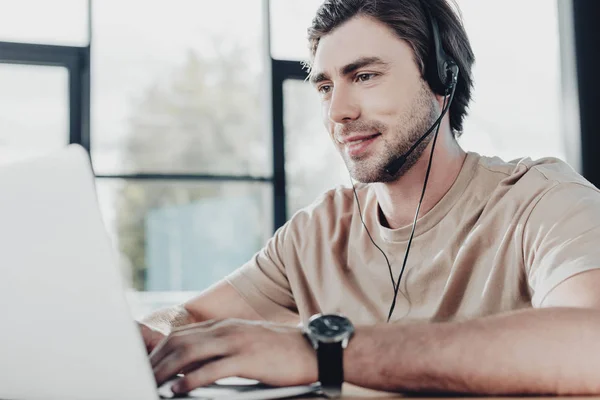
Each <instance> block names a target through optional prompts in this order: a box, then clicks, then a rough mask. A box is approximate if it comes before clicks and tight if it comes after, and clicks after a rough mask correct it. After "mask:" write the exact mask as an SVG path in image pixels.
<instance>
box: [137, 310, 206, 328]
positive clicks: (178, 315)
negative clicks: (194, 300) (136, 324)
mask: <svg viewBox="0 0 600 400" xmlns="http://www.w3.org/2000/svg"><path fill="white" fill-rule="evenodd" d="M140 322H142V323H144V324H146V325H148V326H149V327H150V328H152V329H156V330H157V331H160V332H161V333H163V334H165V335H168V334H169V333H170V332H171V330H172V329H173V328H176V327H179V326H184V325H188V324H192V323H195V322H197V321H196V320H195V319H194V318H193V317H192V315H191V314H190V313H189V312H188V311H187V310H186V309H185V307H183V306H175V307H169V308H163V309H161V310H158V311H155V312H153V313H152V314H150V315H148V316H146V317H144V318H143V319H142V320H141V321H140Z"/></svg>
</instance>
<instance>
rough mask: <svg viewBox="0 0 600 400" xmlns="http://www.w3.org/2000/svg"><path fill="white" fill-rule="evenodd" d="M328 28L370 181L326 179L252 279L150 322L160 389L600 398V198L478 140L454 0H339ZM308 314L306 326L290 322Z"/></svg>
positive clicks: (319, 53)
mask: <svg viewBox="0 0 600 400" xmlns="http://www.w3.org/2000/svg"><path fill="white" fill-rule="evenodd" d="M436 33H437V34H436ZM309 40H310V48H311V58H310V81H311V82H312V84H313V85H314V87H315V89H316V90H317V91H318V92H319V94H320V96H321V102H322V112H323V122H324V125H325V127H326V128H327V131H328V133H329V135H330V136H331V139H332V141H333V143H334V145H335V146H336V147H337V149H338V150H339V153H340V155H341V156H342V157H343V159H344V161H345V163H346V165H347V166H348V169H349V171H350V173H351V175H352V177H353V178H354V179H355V180H356V181H357V182H358V184H357V185H356V189H355V190H353V189H346V188H338V189H334V190H331V191H329V192H327V193H325V194H324V195H323V196H322V197H321V198H319V199H318V200H317V201H315V203H313V204H312V205H311V206H309V207H307V208H306V209H304V210H301V211H300V212H298V213H297V214H296V215H294V216H293V217H292V218H291V220H290V221H288V223H287V224H286V225H285V226H283V227H282V228H281V229H279V230H278V231H277V232H276V233H275V235H274V237H273V238H272V239H271V240H270V241H269V242H268V243H267V245H266V247H265V248H264V249H263V250H261V251H260V252H259V253H258V254H256V256H255V257H254V258H253V259H252V260H250V261H249V262H248V263H247V264H245V265H244V266H242V267H241V268H240V269H239V270H238V271H236V272H235V273H234V274H232V275H231V276H229V277H227V278H226V279H225V280H223V281H222V282H220V283H218V284H217V285H215V286H214V287H212V288H211V289H209V290H207V291H206V292H204V293H202V294H201V295H199V296H198V297H197V298H195V299H193V300H191V301H190V302H188V303H187V304H185V305H182V306H181V307H177V308H173V309H170V310H163V311H160V312H158V313H155V314H153V315H151V316H149V317H148V318H147V319H146V320H145V324H142V332H143V334H144V338H145V340H146V344H147V346H148V349H149V351H152V354H151V361H152V364H153V367H154V372H155V375H156V379H157V381H158V383H162V382H164V381H165V380H167V379H168V378H170V377H172V376H174V375H175V374H176V373H178V372H182V371H183V372H184V373H185V377H184V378H182V379H180V380H179V382H178V384H177V386H175V390H176V391H182V392H185V391H188V390H190V389H192V388H194V387H197V386H200V385H205V384H208V383H211V382H213V381H214V380H216V379H219V378H222V377H226V376H234V375H235V376H242V377H247V378H254V379H259V380H261V381H263V382H265V383H270V384H275V385H294V384H304V383H310V382H314V381H317V380H319V381H321V383H322V384H323V386H324V388H325V391H326V393H327V394H329V395H330V396H336V395H338V394H339V389H340V385H341V382H342V381H347V382H350V383H353V384H356V385H360V386H365V387H369V388H374V389H383V390H394V391H425V390H426V391H443V392H467V393H480V394H524V393H539V394H542V393H544V394H545V393H548V394H592V393H593V394H598V393H600V379H598V377H597V374H598V372H597V371H600V357H597V356H596V354H598V353H600V310H599V307H600V291H598V290H597V288H598V287H600V270H599V269H598V268H599V267H600V246H599V245H598V243H600V192H599V191H598V190H597V189H596V188H595V187H594V186H593V185H591V184H590V183H589V182H587V181H586V180H585V179H583V178H582V177H581V176H579V175H578V174H577V173H576V172H574V171H573V170H572V169H571V168H570V167H569V166H568V165H567V164H565V163H564V162H562V161H560V160H556V159H550V158H548V159H542V160H537V161H534V160H531V159H528V158H526V159H522V160H517V161H511V162H505V161H503V160H500V159H499V158H491V157H483V156H480V155H478V154H476V153H471V152H465V151H463V150H462V149H461V147H460V146H459V144H458V143H457V141H456V137H457V136H459V135H460V134H462V122H463V119H464V117H465V115H466V110H467V106H468V103H469V100H470V90H471V86H472V78H471V66H472V64H473V62H474V56H473V54H472V52H471V48H470V45H469V42H468V39H467V37H466V34H465V32H464V29H463V26H462V24H461V22H460V20H459V19H458V18H457V16H456V14H455V13H454V11H453V9H452V8H451V7H450V5H449V4H448V2H447V1H445V0H360V1H359V0H328V1H326V2H325V3H324V4H323V5H322V6H321V7H320V8H319V10H318V11H317V15H316V17H315V19H314V20H313V24H312V26H311V27H310V29H309ZM500 78H503V77H499V79H500ZM501 83H502V82H501V80H500V81H499V84H501ZM515 101H518V99H517V98H515ZM498 117H499V118H501V115H500V114H499V116H498ZM468 134H473V135H476V134H477V132H469V133H468ZM416 214H417V215H418V219H417V218H416V217H417V215H416ZM320 313H323V314H334V313H335V314H336V315H321V316H319V315H315V314H320ZM299 320H300V321H302V322H303V323H304V325H305V326H306V329H305V331H306V334H303V333H302V332H301V330H300V329H299V328H296V327H294V326H293V325H286V324H285V323H297V322H298V321H299ZM267 321H269V322H267ZM150 327H152V328H150ZM161 331H162V333H161ZM165 334H167V335H168V336H167V337H166V338H165V336H164V335H165ZM315 349H316V350H315Z"/></svg>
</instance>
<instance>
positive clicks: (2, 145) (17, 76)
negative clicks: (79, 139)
mask: <svg viewBox="0 0 600 400" xmlns="http://www.w3.org/2000/svg"><path fill="white" fill-rule="evenodd" d="M0 87H1V88H2V90H0V164H5V163H10V162H15V161H20V160H24V159H27V158H29V157H34V156H40V155H43V154H44V153H47V152H50V151H52V150H57V149H60V148H62V147H64V146H66V145H67V144H68V143H69V92H68V89H69V72H68V71H67V69H66V68H63V67H47V66H37V65H20V64H0Z"/></svg>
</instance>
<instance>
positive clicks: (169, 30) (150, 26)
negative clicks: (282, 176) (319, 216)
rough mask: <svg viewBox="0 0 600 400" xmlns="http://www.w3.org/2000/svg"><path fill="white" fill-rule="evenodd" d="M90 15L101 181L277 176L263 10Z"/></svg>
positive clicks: (161, 9)
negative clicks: (153, 175) (147, 176)
mask: <svg viewBox="0 0 600 400" xmlns="http://www.w3.org/2000/svg"><path fill="white" fill-rule="evenodd" d="M231 9H235V10H236V12H230V10H231ZM93 11H94V14H93V15H94V21H93V32H94V46H93V50H92V51H93V52H92V70H93V75H92V99H93V101H92V104H93V108H92V156H93V160H94V166H95V168H96V171H97V173H99V174H127V173H147V172H160V173H196V174H235V175H254V176H266V175H270V174H271V168H272V167H271V165H272V163H271V152H270V148H271V146H270V143H271V133H270V132H269V131H268V130H267V129H266V128H267V126H266V124H265V119H266V118H265V117H266V115H267V114H266V113H265V102H264V95H265V93H266V89H265V82H266V79H265V76H264V73H265V68H264V61H265V59H264V57H263V56H262V54H263V52H262V48H263V45H264V43H263V38H262V36H261V33H262V31H261V28H260V26H261V3H260V1H258V0H251V1H250V0H236V1H233V2H231V1H230V2H214V1H210V0H178V1H166V0H164V1H154V2H147V1H139V0H138V1H133V0H130V1H126V2H122V1H116V0H103V1H96V2H94V8H93ZM140 11H143V17H140ZM132 21H135V24H132ZM159 21H160V24H159V25H157V24H158V22H159Z"/></svg>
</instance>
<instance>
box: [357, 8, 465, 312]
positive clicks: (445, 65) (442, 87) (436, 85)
mask: <svg viewBox="0 0 600 400" xmlns="http://www.w3.org/2000/svg"><path fill="white" fill-rule="evenodd" d="M419 1H420V3H421V5H422V6H423V7H422V8H423V10H424V12H425V16H426V18H427V19H428V22H429V28H430V30H431V37H430V43H429V53H428V56H427V60H426V61H425V71H424V77H425V80H426V81H427V83H428V84H429V87H430V88H431V90H432V91H433V92H434V93H435V94H438V95H441V96H444V102H443V105H442V110H441V113H440V116H439V117H438V118H437V119H436V120H435V122H434V123H433V125H432V126H431V127H430V128H429V129H428V130H427V131H426V132H425V133H424V134H423V135H422V136H421V137H420V138H419V139H418V140H417V141H416V142H415V143H414V144H413V145H412V146H411V147H410V148H409V149H408V151H406V152H405V153H403V154H401V155H399V156H398V157H396V158H395V159H394V160H392V161H391V162H390V163H388V164H387V165H386V166H385V167H384V171H385V173H387V174H389V175H390V176H395V175H397V174H398V172H399V171H400V169H401V168H402V166H403V165H404V164H405V163H406V160H407V157H408V156H409V155H410V154H411V153H412V152H413V151H414V150H415V149H416V148H417V147H418V146H419V144H421V142H422V141H423V140H425V138H426V137H427V136H429V135H430V134H431V132H433V131H434V130H435V135H434V138H433V143H432V146H431V154H430V157H429V164H428V166H427V172H426V173H425V180H424V182H423V190H422V192H421V197H420V199H419V203H418V205H417V210H416V212H415V217H414V220H413V223H412V229H411V233H410V237H409V239H408V244H407V246H406V251H405V253H404V259H403V262H402V268H401V269H400V274H399V275H398V279H397V280H394V275H393V272H392V267H391V265H390V261H389V259H388V258H387V256H386V254H385V252H384V251H383V250H382V249H381V248H380V247H379V246H378V245H377V244H376V243H375V241H374V240H373V237H372V236H371V233H370V232H369V229H368V228H367V225H366V224H365V221H364V219H363V215H362V211H361V208H360V203H359V200H358V194H357V193H356V188H355V187H354V183H353V184H352V189H353V191H354V197H355V199H356V203H357V206H358V212H359V215H360V220H361V222H362V224H363V226H364V228H365V230H366V232H367V235H368V236H369V239H371V242H372V243H373V245H374V246H375V247H376V248H377V249H378V250H379V251H380V252H381V254H382V255H383V257H384V258H385V261H386V262H387V266H388V269H389V272H390V278H391V280H392V285H393V288H394V298H393V301H392V304H391V306H390V310H389V313H388V318H387V322H389V321H390V319H391V317H392V314H393V312H394V307H395V306H396V299H397V297H398V290H399V289H400V281H401V279H402V275H403V273H404V268H405V267H406V262H407V260H408V253H409V251H410V246H411V244H412V240H413V237H414V234H415V228H416V226H417V217H418V216H419V210H420V209H421V204H422V202H423V198H424V197H425V189H426V187H427V181H428V180H429V172H430V171H431V163H432V161H433V152H434V150H435V143H436V141H437V137H438V132H439V129H440V124H441V122H442V119H443V118H444V116H445V115H446V113H447V112H448V109H449V108H450V105H451V104H452V100H453V99H454V92H455V90H456V85H457V82H458V75H459V68H458V65H457V64H456V62H455V61H454V60H453V59H452V58H451V57H449V56H448V55H447V54H446V52H445V51H444V49H443V47H442V41H441V38H440V33H439V28H438V24H437V21H436V20H435V19H434V18H433V16H432V15H431V13H430V11H429V9H428V8H427V5H426V4H424V1H423V0H419Z"/></svg>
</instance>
